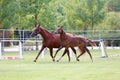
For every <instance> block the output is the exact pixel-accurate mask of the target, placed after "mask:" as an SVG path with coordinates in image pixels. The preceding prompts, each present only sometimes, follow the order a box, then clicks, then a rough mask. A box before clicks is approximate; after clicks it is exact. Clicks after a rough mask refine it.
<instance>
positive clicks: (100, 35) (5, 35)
mask: <svg viewBox="0 0 120 80" xmlns="http://www.w3.org/2000/svg"><path fill="white" fill-rule="evenodd" d="M51 32H53V30H51ZM66 32H69V33H72V34H75V35H77V36H83V37H85V38H89V39H92V40H100V39H103V40H104V41H105V42H106V45H107V46H120V30H71V31H66ZM31 33H32V31H31V30H18V29H15V30H6V29H0V40H21V41H23V42H25V41H26V40H35V41H40V40H42V37H41V35H38V36H37V37H31V36H30V35H31ZM8 43H9V44H10V42H4V45H8ZM14 44H17V42H14ZM25 44H26V45H30V44H27V43H25ZM31 44H34V43H31Z"/></svg>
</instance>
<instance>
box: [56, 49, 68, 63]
mask: <svg viewBox="0 0 120 80" xmlns="http://www.w3.org/2000/svg"><path fill="white" fill-rule="evenodd" d="M66 52H67V50H66V49H65V50H64V53H63V54H62V56H61V57H60V58H59V59H58V60H57V62H59V61H60V60H61V58H62V57H63V56H64V55H65V53H66ZM69 57H70V56H69Z"/></svg>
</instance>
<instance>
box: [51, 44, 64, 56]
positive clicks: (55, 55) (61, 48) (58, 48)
mask: <svg viewBox="0 0 120 80" xmlns="http://www.w3.org/2000/svg"><path fill="white" fill-rule="evenodd" d="M62 48H63V46H60V47H59V48H58V50H57V51H56V52H55V55H54V57H53V58H55V57H56V55H57V53H58V51H59V50H61V49H62Z"/></svg>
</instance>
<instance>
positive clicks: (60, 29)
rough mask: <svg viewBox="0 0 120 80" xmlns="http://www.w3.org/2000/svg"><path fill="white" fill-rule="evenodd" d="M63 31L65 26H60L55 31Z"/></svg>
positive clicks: (58, 32)
mask: <svg viewBox="0 0 120 80" xmlns="http://www.w3.org/2000/svg"><path fill="white" fill-rule="evenodd" d="M62 32H63V26H58V28H57V29H56V31H55V33H57V34H60V33H62Z"/></svg>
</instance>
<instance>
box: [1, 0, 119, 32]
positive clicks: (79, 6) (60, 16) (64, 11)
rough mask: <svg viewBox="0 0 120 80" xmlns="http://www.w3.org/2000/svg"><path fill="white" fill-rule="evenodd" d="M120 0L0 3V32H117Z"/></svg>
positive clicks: (2, 1) (52, 0)
mask: <svg viewBox="0 0 120 80" xmlns="http://www.w3.org/2000/svg"><path fill="white" fill-rule="evenodd" d="M119 3H120V0H0V29H10V28H13V29H15V28H17V27H19V28H23V27H24V29H32V28H33V27H34V26H35V25H36V24H38V23H39V24H41V25H42V26H43V27H45V28H47V29H49V30H54V29H56V27H57V26H58V25H63V26H65V27H64V28H65V29H66V30H73V29H74V30H111V29H112V30H118V29H120V4H119Z"/></svg>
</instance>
